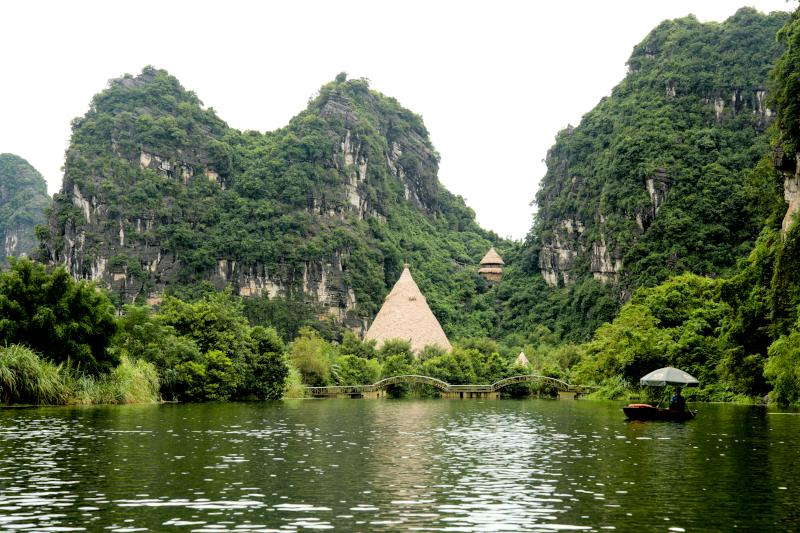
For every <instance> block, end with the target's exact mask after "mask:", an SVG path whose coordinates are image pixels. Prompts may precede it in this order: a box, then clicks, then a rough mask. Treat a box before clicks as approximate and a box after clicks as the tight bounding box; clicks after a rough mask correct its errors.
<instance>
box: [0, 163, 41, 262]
mask: <svg viewBox="0 0 800 533" xmlns="http://www.w3.org/2000/svg"><path fill="white" fill-rule="evenodd" d="M49 204H50V197H49V196H48V195H47V183H46V182H45V181H44V178H43V177H42V175H41V174H39V172H38V171H37V170H36V169H35V168H33V167H32V166H31V165H30V163H28V162H27V161H25V160H24V159H22V158H21V157H19V156H16V155H14V154H0V244H2V246H3V248H2V254H0V266H5V265H6V257H7V256H21V255H29V254H30V253H31V252H32V251H33V250H34V249H35V247H36V237H35V234H34V228H35V227H36V225H37V224H43V223H44V222H45V216H44V210H45V209H46V208H47V206H48V205H49Z"/></svg>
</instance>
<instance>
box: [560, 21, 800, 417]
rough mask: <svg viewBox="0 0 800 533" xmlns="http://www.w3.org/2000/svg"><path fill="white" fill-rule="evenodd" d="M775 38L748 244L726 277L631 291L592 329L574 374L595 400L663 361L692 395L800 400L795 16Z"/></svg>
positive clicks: (799, 28)
mask: <svg viewBox="0 0 800 533" xmlns="http://www.w3.org/2000/svg"><path fill="white" fill-rule="evenodd" d="M778 36H779V41H778V42H779V43H780V44H781V45H783V46H784V47H785V51H784V53H783V54H782V55H781V56H780V58H779V60H778V61H777V62H776V63H775V66H774V69H773V70H772V74H771V79H770V82H769V89H770V93H771V95H772V96H771V98H770V99H769V100H768V104H769V105H770V106H771V107H772V108H773V109H775V110H776V112H777V120H776V126H777V127H776V128H774V130H773V132H772V133H773V135H772V137H773V148H771V149H769V148H768V149H766V150H765V152H764V154H763V155H764V156H765V157H768V156H770V155H771V154H774V156H775V157H774V163H773V161H770V160H763V161H762V162H761V163H759V165H757V166H756V168H755V169H754V170H753V171H752V172H751V173H750V174H749V177H748V180H747V182H746V183H748V184H753V185H757V184H760V186H758V188H757V191H758V193H759V194H760V195H761V196H762V198H761V200H760V202H759V203H758V205H759V206H760V207H759V209H761V210H762V213H763V214H762V216H763V217H764V225H763V226H762V229H761V232H760V235H759V237H758V239H757V240H756V244H755V246H754V248H753V249H752V251H751V252H750V253H749V255H748V257H746V258H744V259H742V260H740V261H739V262H738V265H737V267H736V268H735V269H732V271H730V272H729V274H728V275H727V276H724V277H703V276H698V275H695V274H684V275H681V276H678V277H673V278H671V279H668V280H667V281H665V282H664V283H662V284H660V285H658V286H656V287H653V288H641V289H639V290H638V291H637V292H636V293H635V294H634V296H633V298H632V299H631V301H630V302H628V303H627V304H626V305H625V306H624V307H623V308H622V310H621V311H620V313H619V315H618V316H617V317H616V318H615V319H614V321H613V322H612V323H610V324H606V325H604V326H602V327H601V328H599V329H598V330H597V332H596V333H595V335H594V338H593V340H592V341H591V342H589V343H588V344H586V345H583V346H582V347H580V348H579V350H581V351H583V359H582V361H581V362H580V363H579V364H578V365H577V366H575V367H574V368H572V375H573V376H574V377H575V378H576V379H581V380H584V381H587V382H588V381H594V382H596V383H599V384H602V385H604V390H603V394H606V395H610V396H613V395H615V394H620V393H622V392H624V391H625V390H628V389H629V387H631V386H633V385H635V384H636V380H637V379H638V377H640V376H641V375H642V374H643V373H644V372H645V371H646V370H647V369H652V368H656V367H658V366H663V365H666V364H671V365H674V366H679V367H681V368H685V369H687V370H689V371H690V372H692V373H694V374H696V375H697V376H698V377H699V378H700V379H701V382H702V383H703V384H704V386H703V388H701V389H700V390H699V391H697V392H696V396H697V397H698V398H702V399H723V400H729V399H732V398H737V397H749V398H753V397H759V396H763V395H766V394H769V397H770V399H771V400H773V401H778V402H780V403H797V402H800V320H799V319H800V313H799V311H800V224H798V223H797V207H798V205H799V204H798V200H800V188H798V184H799V183H800V175H799V174H798V168H797V163H796V161H797V155H798V146H799V145H798V139H800V137H798V131H797V124H800V108H798V107H797V102H798V98H800V85H798V81H797V80H798V72H800V11H798V12H795V13H794V14H793V15H792V18H791V20H790V21H789V22H788V23H787V24H786V26H785V27H784V28H783V29H782V30H781V31H780V33H779V34H778ZM770 159H773V158H770ZM778 191H780V192H781V193H783V195H779V194H778ZM781 196H783V197H781ZM784 200H785V201H784ZM753 202H754V203H755V199H754V200H753Z"/></svg>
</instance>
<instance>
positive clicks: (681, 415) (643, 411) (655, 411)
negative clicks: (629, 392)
mask: <svg viewBox="0 0 800 533" xmlns="http://www.w3.org/2000/svg"><path fill="white" fill-rule="evenodd" d="M622 410H623V411H624V412H625V415H626V416H627V417H628V419H629V420H662V421H665V422H685V421H687V420H691V419H692V418H694V417H695V415H696V414H697V412H696V411H690V410H689V409H686V410H685V411H671V410H669V409H662V408H660V407H656V406H653V405H650V404H649V403H632V404H630V405H626V406H625V407H623V408H622Z"/></svg>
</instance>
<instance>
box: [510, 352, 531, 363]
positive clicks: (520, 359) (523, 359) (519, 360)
mask: <svg viewBox="0 0 800 533" xmlns="http://www.w3.org/2000/svg"><path fill="white" fill-rule="evenodd" d="M514 364H515V365H522V366H528V365H530V364H531V362H530V361H528V358H527V357H525V352H519V355H518V356H517V358H516V359H515V360H514Z"/></svg>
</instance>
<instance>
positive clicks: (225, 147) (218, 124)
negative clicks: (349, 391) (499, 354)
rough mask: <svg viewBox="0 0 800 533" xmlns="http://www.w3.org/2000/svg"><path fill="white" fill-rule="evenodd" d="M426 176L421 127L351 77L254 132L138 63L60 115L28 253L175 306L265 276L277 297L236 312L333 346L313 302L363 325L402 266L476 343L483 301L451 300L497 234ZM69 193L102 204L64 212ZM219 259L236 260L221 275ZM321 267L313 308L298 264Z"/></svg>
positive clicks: (474, 283) (431, 153)
mask: <svg viewBox="0 0 800 533" xmlns="http://www.w3.org/2000/svg"><path fill="white" fill-rule="evenodd" d="M156 157H157V158H159V160H160V161H166V163H159V164H160V165H161V166H158V165H157V164H156V163H154V161H156V159H155V158H156ZM143 158H144V159H143ZM148 158H149V159H148ZM143 160H144V161H150V163H149V165H145V164H144V163H142V161H143ZM437 170H438V154H437V153H436V151H435V150H434V148H433V146H432V145H431V143H430V140H429V139H428V132H427V130H426V129H425V126H424V125H423V123H422V119H421V118H420V117H419V116H417V115H415V114H414V113H412V112H410V111H408V110H407V109H404V108H403V107H402V106H400V104H399V103H398V102H397V101H396V100H394V99H393V98H389V97H386V96H384V95H382V94H380V93H378V92H376V91H374V90H372V89H370V88H369V86H368V83H367V82H366V80H347V79H346V76H345V75H340V76H338V77H337V78H336V80H335V81H333V82H330V83H328V84H326V85H325V86H323V87H322V88H321V89H320V91H319V95H318V96H317V97H316V98H314V99H313V100H311V101H310V103H309V105H308V108H307V109H306V110H305V111H303V112H301V113H300V114H299V115H297V116H296V117H294V118H293V119H292V120H291V121H290V123H289V124H288V125H287V126H286V127H285V128H282V129H280V130H277V131H274V132H268V133H265V134H261V133H258V132H254V131H246V132H239V131H236V130H234V129H231V128H229V127H228V126H227V125H226V124H225V123H224V122H223V121H222V120H220V119H219V118H218V117H217V116H216V114H215V113H214V111H213V109H210V108H204V107H202V104H201V102H200V101H199V100H198V98H197V96H196V95H195V94H194V93H192V92H190V91H186V90H185V89H184V88H183V87H181V86H180V84H179V83H178V81H177V80H176V79H175V78H174V77H172V76H170V75H169V74H168V73H167V72H165V71H163V70H157V69H154V68H152V67H147V68H145V69H144V70H143V72H142V73H141V74H140V75H139V76H137V77H132V76H126V77H124V78H121V79H119V80H114V81H112V82H111V83H110V85H109V87H108V88H107V89H106V90H105V91H103V92H101V93H100V94H98V95H96V96H95V97H94V99H93V100H92V105H91V108H90V110H89V112H88V113H87V114H86V116H84V117H81V118H79V119H76V120H75V121H74V123H73V134H72V140H71V144H70V148H69V150H68V152H67V159H66V163H65V175H64V182H63V186H62V190H61V192H60V193H59V194H57V195H56V197H55V204H54V206H53V208H52V210H51V211H50V215H49V231H50V233H49V235H42V237H43V239H44V248H43V250H42V253H41V256H40V257H41V259H43V260H48V261H51V262H55V263H56V264H60V263H64V262H66V260H67V259H66V258H68V257H72V256H73V255H75V256H77V259H76V260H75V261H72V263H71V264H72V267H71V268H72V270H71V273H72V274H73V275H74V276H76V277H84V278H90V279H96V278H97V277H98V265H103V266H104V267H105V270H104V271H101V272H100V274H99V276H100V277H102V280H103V282H104V284H105V285H107V286H110V287H111V288H112V294H113V295H114V297H115V301H116V302H117V303H118V304H120V305H121V304H123V303H137V304H142V303H144V302H145V301H146V299H147V297H148V296H153V295H156V294H158V293H160V292H163V291H166V292H167V293H168V294H171V295H173V296H176V297H179V298H181V299H184V300H194V299H197V298H200V297H202V296H203V294H205V293H206V292H208V289H211V290H214V289H217V290H220V289H223V288H224V287H225V286H226V285H231V286H232V287H233V290H234V292H240V291H241V290H242V289H243V288H244V290H245V291H248V290H249V289H248V287H247V285H248V282H249V281H250V280H253V279H254V278H256V277H258V278H259V280H264V279H268V280H269V282H270V283H273V284H274V285H276V286H279V287H280V290H279V297H278V298H275V297H274V296H275V295H274V294H273V295H272V296H273V297H272V298H270V299H269V300H267V299H262V300H261V301H248V302H247V304H246V307H245V312H246V314H247V316H248V317H249V318H251V319H252V320H254V321H259V320H264V319H267V320H269V321H270V323H274V324H275V325H276V327H277V328H278V329H279V332H280V333H281V336H282V337H283V338H284V340H289V339H291V338H293V337H294V336H296V335H297V333H298V331H299V329H300V328H301V327H303V326H314V327H317V328H318V329H319V328H323V327H327V328H328V329H329V330H330V331H329V333H328V336H329V337H339V336H340V335H341V332H340V331H335V326H332V325H330V324H328V325H327V326H325V324H324V322H325V321H324V320H322V321H320V320H319V317H320V316H321V315H323V316H324V315H325V314H326V309H325V308H324V307H323V306H322V305H316V304H317V303H321V304H327V305H329V306H331V307H338V308H340V309H344V308H345V307H346V305H347V300H348V298H349V294H348V292H349V291H352V295H353V296H354V300H355V302H353V303H351V304H350V308H349V309H348V317H347V321H348V324H349V325H351V326H352V325H354V324H355V323H357V322H358V320H359V319H360V318H361V317H364V318H371V317H372V316H373V315H374V313H375V312H377V310H378V308H379V306H380V304H381V303H382V301H383V298H384V296H385V295H386V293H387V292H388V290H389V288H390V287H391V286H392V285H393V284H394V282H395V281H396V280H397V277H398V276H399V274H400V272H401V270H402V266H403V263H404V262H408V263H410V264H411V265H412V267H413V269H414V275H415V276H416V280H417V282H418V283H419V285H420V286H421V287H422V289H423V290H424V291H425V293H426V296H427V298H428V301H429V303H430V305H431V307H432V308H433V310H434V312H435V313H436V314H437V315H438V316H440V317H441V319H442V322H443V324H444V325H445V328H446V329H447V331H448V333H450V334H457V335H461V334H466V333H470V334H485V328H486V323H487V320H486V317H485V316H484V315H485V309H484V307H483V305H481V306H479V308H477V309H474V310H472V309H470V310H468V312H465V309H464V304H463V301H464V300H463V298H462V292H474V291H480V290H483V289H482V286H481V280H480V278H478V277H477V276H476V274H475V272H474V268H472V267H475V266H476V265H477V262H478V260H479V259H480V258H481V257H482V255H483V254H484V253H485V252H486V250H487V249H488V248H489V246H490V244H492V242H497V241H500V239H498V237H497V236H496V235H494V234H492V233H489V232H486V231H484V230H482V229H481V228H480V227H479V226H478V225H477V223H476V222H475V216H474V213H473V212H472V210H470V209H469V208H467V207H466V205H465V204H464V201H463V199H461V198H460V197H455V196H453V195H452V194H450V193H449V192H448V191H447V190H445V189H444V188H443V187H442V186H441V184H440V183H439V181H438V179H437ZM76 190H78V191H79V192H80V196H81V198H83V199H84V200H85V201H86V202H89V203H92V202H93V203H92V205H95V204H96V205H99V206H102V208H101V209H99V210H97V211H96V212H93V211H92V207H91V206H88V204H87V207H86V208H85V209H83V210H82V209H81V208H78V207H76V203H77V204H80V202H81V200H80V199H79V198H77V197H75V194H76V193H75V191H76ZM86 210H88V215H87V213H86ZM78 234H80V235H81V237H80V239H81V242H82V243H83V244H82V247H81V249H80V250H77V251H76V250H75V249H74V248H72V247H73V246H74V245H73V242H74V241H75V239H76V238H77V235H78ZM123 234H124V238H123V237H121V235H123ZM500 246H501V253H502V252H503V249H502V247H503V246H504V244H503V243H502V242H501V243H500ZM159 254H160V255H159ZM157 257H159V258H160V259H158V260H157V259H156V258H157ZM157 261H160V262H157ZM220 261H222V262H223V265H229V266H230V265H235V267H233V266H230V271H226V272H224V274H223V275H221V274H220V273H219V272H220V267H219V265H220ZM465 267H469V268H465ZM223 268H227V267H223ZM325 268H327V269H328V270H327V273H328V274H329V278H328V279H327V281H326V290H327V292H328V293H333V295H330V294H329V295H328V298H327V300H326V301H325V302H316V301H314V300H315V298H316V296H317V295H316V294H312V291H313V288H311V285H310V284H311V283H312V282H313V281H314V280H313V279H312V271H314V272H319V271H320V270H322V269H325ZM315 275H319V274H315ZM122 276H124V278H125V282H124V283H115V282H114V280H115V279H117V278H120V277H122ZM259 283H261V281H259ZM489 322H491V321H489Z"/></svg>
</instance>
